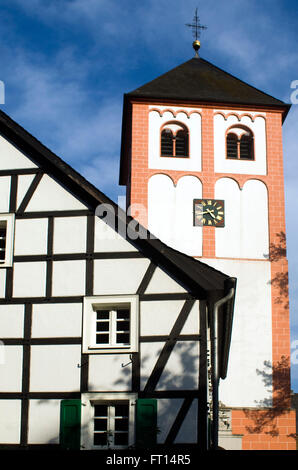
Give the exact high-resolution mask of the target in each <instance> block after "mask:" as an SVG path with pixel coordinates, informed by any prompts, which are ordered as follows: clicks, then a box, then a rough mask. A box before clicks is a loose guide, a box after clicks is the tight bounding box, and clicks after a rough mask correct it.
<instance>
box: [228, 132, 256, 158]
mask: <svg viewBox="0 0 298 470" xmlns="http://www.w3.org/2000/svg"><path fill="white" fill-rule="evenodd" d="M226 144H227V145H226V149H227V150H226V152H227V158H228V159H233V160H237V159H238V160H254V137H253V133H252V132H251V130H250V129H248V128H247V127H245V126H240V125H238V126H237V125H236V126H233V127H231V128H230V129H229V130H228V133H227V136H226Z"/></svg>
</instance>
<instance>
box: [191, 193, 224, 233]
mask: <svg viewBox="0 0 298 470" xmlns="http://www.w3.org/2000/svg"><path fill="white" fill-rule="evenodd" d="M193 210H194V225H196V226H202V225H207V226H209V227H224V226H225V204H224V201H222V200H218V199H194V201H193Z"/></svg>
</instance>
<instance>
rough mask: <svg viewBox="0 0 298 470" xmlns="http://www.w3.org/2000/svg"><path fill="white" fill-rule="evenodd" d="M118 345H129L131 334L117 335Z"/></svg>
mask: <svg viewBox="0 0 298 470" xmlns="http://www.w3.org/2000/svg"><path fill="white" fill-rule="evenodd" d="M117 344H129V333H117Z"/></svg>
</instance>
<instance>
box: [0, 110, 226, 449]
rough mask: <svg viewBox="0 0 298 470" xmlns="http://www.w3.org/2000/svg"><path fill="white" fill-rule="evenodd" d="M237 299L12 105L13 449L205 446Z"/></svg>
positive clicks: (9, 349) (1, 406) (3, 404)
mask: <svg viewBox="0 0 298 470" xmlns="http://www.w3.org/2000/svg"><path fill="white" fill-rule="evenodd" d="M138 234H139V235H138ZM140 234H141V235H140ZM234 296H235V279H234V278H231V277H229V276H227V275H225V274H223V273H221V272H220V271H218V270H216V269H214V268H212V267H210V266H207V265H206V264H204V263H202V262H200V261H199V260H195V259H193V258H192V257H190V256H187V255H185V254H182V253H180V252H178V251H176V250H174V249H172V248H170V247H168V246H167V245H165V244H164V243H162V242H161V241H160V240H159V239H156V238H154V237H153V236H151V235H150V234H149V232H146V236H144V231H142V227H140V226H139V225H138V224H136V223H135V221H134V219H132V218H130V217H128V216H127V215H126V213H125V212H124V211H122V210H121V209H120V208H119V207H118V206H117V205H116V204H115V203H113V202H112V201H111V200H110V199H108V198H107V197H106V196H105V195H104V194H103V193H102V192H100V191H99V190H98V189H96V188H95V187H94V186H93V185H91V184H90V183H89V182H88V181H86V180H85V179H84V178H83V177H82V176H81V175H79V174H78V173H77V172H76V171H75V170H74V169H72V168H71V167H70V166H69V165H68V164H66V163H65V162H63V161H62V160H61V159H60V158H59V157H57V156H56V155H55V154H53V153H52V152H51V151H50V150H49V149H47V148H46V147H45V146H43V145H42V144H41V143H40V142H39V141H38V140H36V139H35V138H34V137H32V135H30V134H29V133H28V132H26V131H25V130H24V129H23V128H22V127H20V126H19V125H18V124H17V123H15V122H14V121H13V120H12V119H10V118H9V117H8V116H7V115H6V114H5V113H3V112H0V337H1V357H0V359H1V361H0V362H1V364H0V370H1V374H0V448H2V449H3V448H12V449H14V448H16V447H17V448H20V447H22V448H30V447H41V448H46V447H47V446H50V447H52V448H54V447H55V446H60V447H63V448H71V449H74V448H76V449H78V448H80V449H85V450H89V449H105V448H108V447H111V448H116V449H121V448H127V447H130V446H132V447H134V446H140V447H150V446H151V445H154V444H155V443H156V441H157V443H158V444H166V445H171V444H178V443H179V444H195V445H198V446H199V448H200V449H206V448H207V447H208V406H207V404H208V400H209V396H208V394H209V393H210V385H209V381H208V361H209V362H210V360H211V365H212V371H211V372H212V374H211V375H212V377H211V379H212V380H213V390H212V392H213V396H214V399H215V400H216V396H217V395H216V394H217V383H218V378H219V377H221V378H224V377H225V375H226V371H227V362H228V353H229V344H230V336H231V324H232V316H233V306H234ZM221 299H223V300H221ZM217 322H218V323H217ZM210 327H211V328H210ZM216 332H218V337H217V334H216ZM210 344H211V345H213V347H212V348H210ZM210 350H211V356H210V357H209V356H208V351H209V352H210ZM215 406H216V401H215V402H214V407H215ZM214 413H216V410H215V411H214ZM214 416H216V414H215V415H214Z"/></svg>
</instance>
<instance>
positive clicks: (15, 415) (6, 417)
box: [0, 400, 22, 444]
mask: <svg viewBox="0 0 298 470" xmlns="http://www.w3.org/2000/svg"><path fill="white" fill-rule="evenodd" d="M21 403H22V402H21V400H0V416H1V419H0V442H1V444H19V442H20V426H21Z"/></svg>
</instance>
